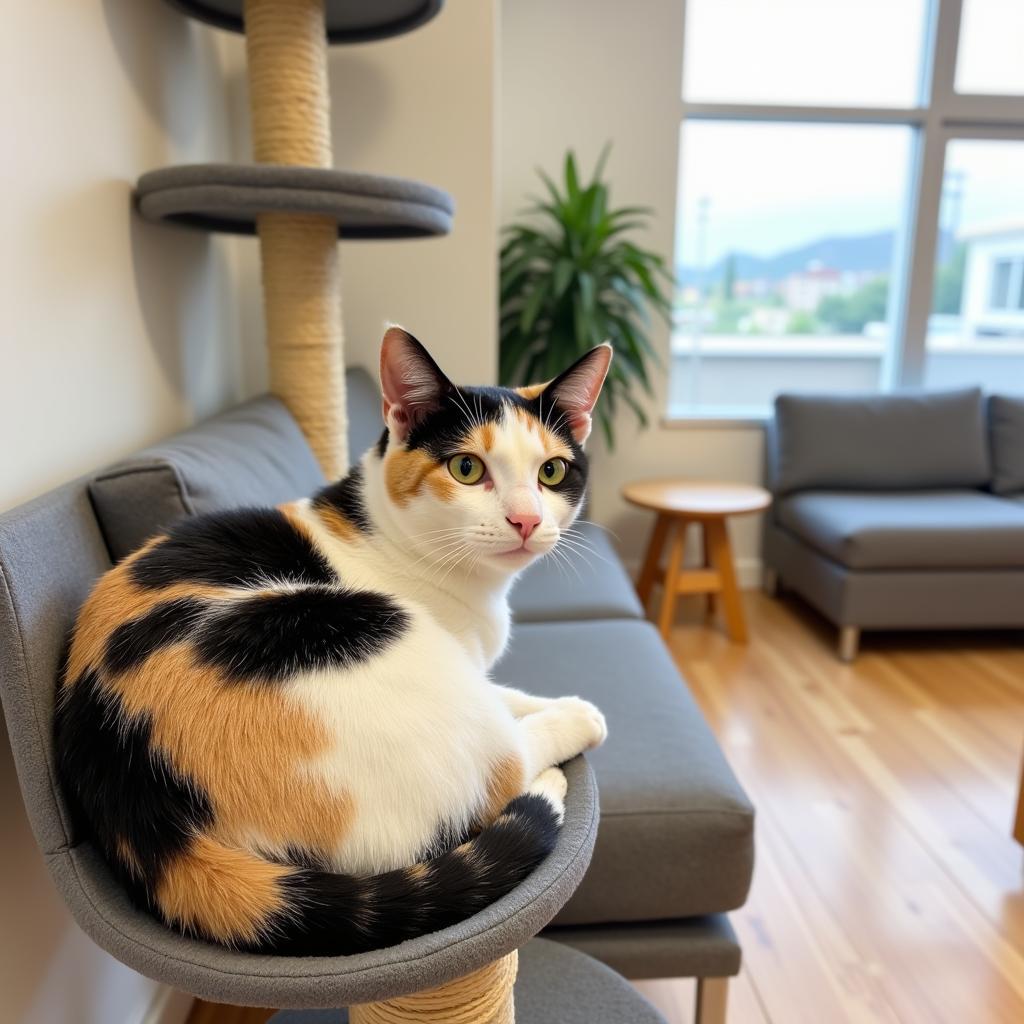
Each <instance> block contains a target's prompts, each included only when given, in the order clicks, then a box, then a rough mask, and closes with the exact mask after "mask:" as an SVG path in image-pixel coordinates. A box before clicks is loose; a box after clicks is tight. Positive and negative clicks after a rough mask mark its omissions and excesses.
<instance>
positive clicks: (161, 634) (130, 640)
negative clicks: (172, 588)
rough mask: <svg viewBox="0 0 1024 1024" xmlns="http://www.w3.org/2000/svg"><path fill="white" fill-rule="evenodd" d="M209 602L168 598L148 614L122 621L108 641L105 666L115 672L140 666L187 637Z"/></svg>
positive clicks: (191, 598)
mask: <svg viewBox="0 0 1024 1024" xmlns="http://www.w3.org/2000/svg"><path fill="white" fill-rule="evenodd" d="M207 609H208V605H206V604H204V603H203V602H202V601H199V600H197V599H196V598H193V597H185V598H181V599H179V600H177V601H164V602H163V603H162V604H158V605H157V606H156V607H155V608H152V609H150V611H148V612H147V613H146V614H145V615H141V616H139V618H137V619H130V620H129V621H128V622H124V623H122V624H121V625H120V626H118V627H117V629H115V630H114V632H113V633H111V634H110V639H109V640H108V641H107V647H106V650H105V651H104V654H103V667H104V668H105V669H106V670H107V671H108V672H111V673H117V672H128V671H129V670H130V669H133V668H138V667H139V665H141V664H142V663H143V662H144V661H145V660H146V659H147V658H148V657H149V656H150V655H151V654H153V653H155V652H156V651H158V650H160V648H162V647H167V646H169V645H170V644H174V643H178V642H179V641H181V640H185V639H186V638H187V637H188V635H189V634H190V633H191V632H192V630H193V629H195V627H196V625H197V624H198V623H199V621H200V619H201V618H202V616H203V614H204V613H205V612H206V611H207Z"/></svg>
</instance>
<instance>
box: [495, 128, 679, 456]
mask: <svg viewBox="0 0 1024 1024" xmlns="http://www.w3.org/2000/svg"><path fill="white" fill-rule="evenodd" d="M607 155H608V149H607V147H606V148H605V150H604V152H603V153H602V154H601V157H600V159H599V160H598V162H597V166H596V167H595V169H594V173H593V176H592V177H591V180H590V181H589V182H588V183H585V184H584V183H581V182H580V180H579V174H578V172H577V169H576V158H575V156H574V155H573V153H572V152H571V151H570V152H569V153H568V154H567V155H566V158H565V167H564V180H563V181H562V183H561V187H559V186H557V185H556V184H555V183H554V182H553V181H552V180H551V178H550V177H548V175H546V174H545V173H544V172H543V171H538V174H539V175H540V178H541V180H542V181H543V183H544V186H545V188H546V190H547V195H546V196H545V197H544V198H543V199H536V200H534V202H533V205H531V206H530V207H528V208H527V209H526V210H525V211H524V213H526V214H527V215H529V219H528V220H527V221H525V222H523V223H519V224H513V225H510V226H509V227H507V228H506V229H505V240H504V243H503V245H502V249H501V287H500V307H501V314H500V316H501V357H500V370H499V372H500V375H501V382H502V383H503V384H506V385H511V386H515V385H519V384H526V383H533V382H536V381H542V380H548V379H550V378H551V377H553V376H554V375H555V373H557V372H558V371H559V370H560V369H562V368H563V367H565V366H566V365H567V364H568V363H570V362H572V361H573V360H574V359H575V358H577V357H579V356H581V355H583V353H584V352H586V351H587V350H588V349H590V348H592V347H593V346H595V345H599V344H600V343H601V342H603V341H610V342H611V344H612V346H613V348H614V349H615V359H614V360H613V361H612V366H611V370H610V372H609V375H608V381H607V383H606V384H605V387H604V390H603V392H602V394H601V400H600V403H599V405H598V407H597V410H596V417H597V421H598V422H599V423H600V425H601V429H602V431H603V433H604V436H605V439H606V441H607V442H608V445H609V447H614V443H615V433H614V420H615V413H616V410H617V408H618V407H619V405H620V404H622V403H624V404H625V405H627V406H629V407H630V408H631V409H632V410H633V412H634V413H635V414H636V416H637V418H638V420H639V421H640V423H641V425H643V426H646V425H647V414H646V412H645V410H644V406H643V402H642V401H641V398H640V396H639V394H638V389H643V390H644V391H646V392H647V393H648V394H650V393H651V369H652V367H656V366H658V365H659V364H660V360H659V358H658V355H657V353H656V351H655V349H654V347H653V345H652V344H651V340H650V336H649V332H650V327H651V314H652V312H653V313H655V314H658V315H660V316H662V317H664V318H665V320H666V321H668V320H669V317H670V313H671V308H672V307H671V302H670V300H669V298H668V295H670V294H671V288H672V284H673V280H672V275H671V274H670V273H669V272H668V270H667V269H666V267H665V262H664V260H663V259H662V258H661V257H660V256H658V255H657V254H656V253H653V252H650V251H648V250H645V249H642V248H640V247H639V246H638V245H636V244H635V242H633V241H631V240H630V232H632V231H633V230H635V229H637V228H643V227H645V226H646V225H647V223H648V220H649V217H650V211H649V210H648V209H646V208H644V207H636V206H633V207H622V208H620V209H617V210H616V209H611V208H610V206H609V195H608V186H607V185H606V184H605V183H604V182H603V181H602V180H601V177H602V174H603V171H604V164H605V159H606V157H607Z"/></svg>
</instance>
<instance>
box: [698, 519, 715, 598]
mask: <svg viewBox="0 0 1024 1024" xmlns="http://www.w3.org/2000/svg"><path fill="white" fill-rule="evenodd" d="M700 536H701V544H702V546H703V548H704V568H705V569H713V568H714V566H713V565H712V564H711V551H710V550H709V548H708V531H707V530H705V529H704V524H703V523H701V524H700ZM705 600H706V601H707V614H708V618H711V617H712V616H713V615H714V614H715V610H716V608H717V606H718V602H717V601H716V599H715V593H714V591H711V590H709V591H708V593H707V596H706V597H705Z"/></svg>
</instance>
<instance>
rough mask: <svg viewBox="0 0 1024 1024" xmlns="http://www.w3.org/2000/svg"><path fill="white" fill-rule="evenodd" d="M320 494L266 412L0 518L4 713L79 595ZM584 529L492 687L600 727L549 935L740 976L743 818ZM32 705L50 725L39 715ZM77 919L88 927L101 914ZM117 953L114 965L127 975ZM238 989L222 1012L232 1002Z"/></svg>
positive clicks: (285, 427) (719, 975) (740, 796)
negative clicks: (114, 573) (168, 540)
mask: <svg viewBox="0 0 1024 1024" xmlns="http://www.w3.org/2000/svg"><path fill="white" fill-rule="evenodd" d="M348 388H349V410H350V449H351V451H352V453H353V454H357V453H359V452H361V451H362V450H364V449H365V448H366V447H368V446H369V445H370V444H371V443H373V442H374V441H375V440H376V438H377V436H378V434H379V431H380V403H379V398H378V397H377V393H376V389H375V386H374V384H373V382H372V381H371V379H370V378H369V377H368V376H367V375H366V374H365V373H362V372H360V371H350V372H349V375H348ZM322 483H323V478H322V475H321V472H320V469H319V467H318V466H317V464H316V462H315V460H314V458H313V456H312V454H311V452H310V450H309V448H308V446H307V444H306V442H305V440H304V438H303V437H302V435H301V433H300V432H299V429H298V427H297V426H296V424H295V422H294V420H292V418H291V416H290V415H289V414H288V412H287V411H286V410H285V408H284V407H283V405H281V403H280V402H278V401H277V400H276V399H274V398H271V397H263V398H258V399H254V400H253V401H250V402H247V403H245V404H243V405H241V406H239V407H237V408H235V409H232V410H230V411H228V412H226V413H224V414H222V415H221V416H218V417H216V418H215V419H213V420H211V421H209V422H207V423H205V424H201V425H200V426H198V427H195V428H193V429H191V430H188V431H186V432H184V433H182V434H180V435H178V436H176V437H174V438H171V439H169V440H168V441H166V442H164V443H162V444H159V445H156V446H154V447H152V448H150V449H147V450H146V451H145V452H142V453H140V454H138V455H136V456H134V457H132V458H129V459H127V460H124V461H123V462H122V463H120V464H118V465H117V466H114V467H111V468H110V469H108V470H106V471H104V472H101V473H98V474H96V475H94V476H92V477H90V478H88V479H83V480H79V481H75V482H73V483H72V484H69V485H65V487H63V488H61V489H59V490H58V491H55V492H53V493H52V494H50V495H44V496H43V497H42V498H39V499H37V500H36V501H34V502H32V503H30V504H29V505H27V506H23V507H22V508H20V509H15V510H12V511H11V512H9V513H6V514H5V515H3V516H0V572H2V578H0V584H3V585H2V586H0V690H3V691H4V695H5V703H6V697H7V696H8V692H9V691H10V689H11V688H12V686H13V685H14V684H15V683H18V682H19V680H20V677H19V675H18V674H19V673H21V675H22V676H24V675H26V674H27V675H28V676H33V677H34V678H35V679H38V678H40V676H43V677H46V679H49V677H50V675H51V674H53V673H54V672H55V666H56V663H57V657H58V652H59V648H60V646H61V644H62V642H63V638H64V636H65V635H66V631H67V629H68V627H69V625H70V623H71V621H72V618H73V615H74V611H75V608H76V607H77V605H78V603H80V601H81V600H82V598H83V597H84V594H85V593H86V591H87V589H88V587H89V586H90V585H91V582H92V580H93V579H94V578H95V576H96V575H98V573H99V572H101V571H102V570H103V568H105V567H106V566H107V565H109V564H110V563H111V562H112V561H116V560H117V559H118V558H120V557H123V556H124V555H125V554H126V553H128V552H129V551H131V550H132V549H133V548H134V547H136V546H137V545H138V544H139V543H141V542H142V541H143V540H144V539H145V538H146V537H147V536H149V535H150V534H152V533H153V532H154V531H155V530H156V529H158V528H159V527H161V526H164V525H167V524H169V523H171V522H173V521H174V520H176V519H179V518H181V517H183V516H188V515H193V514H198V513H202V512H204V511H208V510H213V509H217V508H224V507H230V506H233V505H242V504H276V503H280V502H283V501H286V500H290V499H292V498H294V497H296V496H299V495H302V494H307V493H310V492H312V491H313V490H314V489H316V488H317V487H319V486H320V485H322ZM583 529H584V530H586V531H587V534H588V537H589V539H590V542H591V544H592V545H593V547H594V548H595V549H596V554H595V556H594V557H593V558H591V559H589V560H588V561H577V563H576V572H575V573H568V574H566V573H564V572H562V571H560V570H559V569H558V567H557V566H555V565H553V564H550V563H547V562H541V563H539V564H538V565H536V566H534V567H531V569H530V570H529V571H528V572H527V574H526V575H525V577H524V578H523V579H522V580H521V581H520V582H519V584H517V586H516V588H515V590H514V594H513V606H514V614H515V618H516V620H517V626H516V628H515V629H514V631H513V639H512V642H511V646H510V649H509V651H508V652H507V654H506V655H505V657H504V658H503V660H502V661H501V662H500V664H499V666H498V668H497V670H496V673H495V674H496V677H497V678H498V679H499V680H500V681H503V682H508V683H514V684H515V685H517V686H522V687H524V688H525V689H528V690H532V691H534V692H537V693H540V694H545V695H557V694H560V693H561V692H563V691H564V690H565V688H566V684H565V680H566V678H571V679H572V680H573V681H574V682H573V688H574V689H576V690H577V692H579V693H580V694H582V695H584V696H586V697H588V698H590V699H591V700H593V701H595V702H596V703H597V704H598V705H599V706H600V707H601V708H602V709H603V710H604V711H605V713H606V715H607V718H608V722H609V727H610V738H609V740H608V742H607V743H606V744H605V746H603V747H602V748H601V749H599V750H597V751H594V752H593V754H592V755H590V757H589V761H590V764H591V767H592V768H593V772H594V774H595V776H596V779H597V783H598V787H599V791H600V809H601V820H600V826H599V829H598V833H597V840H596V846H595V850H594V855H593V859H592V861H591V866H590V869H589V872H588V873H587V875H586V877H585V878H584V880H583V882H582V884H581V885H580V887H579V889H578V890H577V891H576V893H575V895H574V896H573V897H572V898H571V899H570V900H569V902H568V903H567V904H566V905H565V907H564V909H563V910H562V911H561V913H560V914H559V915H558V917H557V918H556V919H555V921H554V922H553V925H552V927H551V928H549V929H548V932H547V933H546V934H547V935H548V937H549V938H552V939H556V940H558V941H560V942H562V943H564V944H567V945H570V946H574V947H576V948H578V949H580V950H582V951H584V952H586V953H589V954H591V955H592V956H594V957H596V958H597V959H599V960H601V961H603V962H604V963H606V964H608V965H610V966H611V967H613V968H615V969H617V970H618V971H620V972H621V973H623V974H625V975H626V976H627V977H632V978H653V977H679V976H692V977H697V978H700V979H703V980H704V981H708V980H710V979H716V984H718V983H719V982H718V980H719V979H725V978H727V977H729V976H731V975H733V974H735V973H736V972H737V971H738V969H739V963H740V949H739V945H738V943H737V940H736V937H735V934H734V932H733V931H732V928H731V927H730V924H729V921H728V918H727V916H726V915H727V913H728V912H729V911H731V910H733V909H735V908H737V907H739V906H741V905H742V904H743V902H744V900H745V899H746V895H747V891H748V888H749V884H750V879H751V872H752V865H753V810H752V808H751V806H750V803H749V801H748V800H747V798H746V796H745V794H744V793H743V790H742V789H741V787H740V786H739V784H738V783H737V781H736V779H735V777H734V776H733V774H732V772H731V771H730V769H729V767H728V765H727V764H726V762H725V760H724V758H723V756H722V753H721V751H720V750H719V748H718V745H717V743H716V742H715V739H714V737H713V736H712V735H711V733H710V731H709V729H708V727H707V725H706V723H705V722H704V719H703V717H702V716H701V714H700V711H699V710H698V708H697V707H696V705H695V703H694V701H693V699H692V697H691V696H690V694H689V692H688V690H687V688H686V686H685V684H684V683H683V682H682V680H681V679H680V677H679V674H678V672H677V670H676V668H675V666H674V664H673V663H672V661H671V659H670V657H669V655H668V653H667V651H666V649H665V647H664V645H663V644H662V642H661V639H660V638H659V636H658V634H657V633H656V631H655V630H654V628H653V627H652V626H651V625H649V624H648V623H647V622H645V621H644V619H643V615H642V610H641V608H640V605H639V603H638V601H637V599H636V596H635V593H634V591H633V587H632V584H631V583H630V580H629V579H628V577H627V575H626V573H625V571H624V569H623V568H622V565H621V563H620V562H619V560H618V559H617V557H616V555H615V553H614V551H613V549H612V547H611V545H610V544H609V542H608V540H607V538H606V536H605V534H604V533H603V531H601V530H599V529H597V528H596V527H594V526H592V525H590V524H584V526H583ZM577 573H578V575H577ZM19 652H27V653H25V654H24V656H22V654H20V653H19ZM30 681H31V680H30ZM41 706H42V707H43V709H44V710H43V714H44V716H45V714H46V710H45V709H46V706H47V705H46V702H45V701H43V704H42V705H41ZM33 714H35V715H36V716H37V717H38V714H39V712H38V711H36V712H33ZM8 717H9V725H10V726H11V730H12V740H13V746H14V750H15V754H16V758H17V760H18V769H19V775H20V776H21V779H22V786H23V790H24V792H25V794H26V803H27V804H28V808H29V813H30V819H31V820H32V821H33V825H34V827H35V828H36V831H37V837H38V838H39V841H40V845H41V846H42V847H43V849H44V850H46V851H48V850H51V849H52V850H54V851H68V852H70V853H71V854H72V855H74V856H80V855H82V853H83V847H85V846H87V844H85V843H83V842H82V841H81V840H80V839H79V838H76V837H74V836H72V837H70V840H68V839H66V838H64V837H62V836H61V835H60V834H59V833H60V829H59V828H56V826H54V825H53V821H55V820H56V818H55V816H54V815H53V814H52V812H48V813H50V817H47V815H46V814H44V813H43V812H42V811H39V813H35V810H34V805H35V804H37V803H38V804H39V805H40V806H41V805H42V804H49V805H51V806H52V805H53V804H54V803H56V805H57V807H58V809H59V807H60V804H61V800H60V796H59V794H55V793H54V791H53V785H52V779H51V778H50V777H49V775H48V772H47V770H46V766H45V765H40V764H38V763H36V762H35V761H34V760H33V759H32V757H31V756H28V755H25V756H19V751H24V750H26V749H29V748H27V747H26V745H25V744H24V743H23V742H20V741H19V737H17V736H15V735H14V733H15V731H16V728H17V723H15V724H12V722H11V720H10V713H9V714H8ZM44 731H45V730H44ZM36 810H37V809H36ZM55 828H56V831H55ZM76 850H77V851H78V853H76ZM84 852H85V854H86V855H88V851H84ZM54 873H55V877H57V876H58V874H59V871H58V870H57V869H54ZM58 884H61V883H60V879H59V878H58ZM64 888H65V891H68V890H67V888H66V887H64ZM72 909H73V910H75V911H76V915H77V914H79V911H81V912H82V913H83V914H85V915H86V917H89V915H94V913H95V909H96V908H95V907H84V908H80V907H75V906H74V905H73V906H72ZM79 919H80V920H84V919H85V918H83V917H81V916H80V918H79ZM89 919H90V920H92V918H91V917H89ZM90 927H92V925H90ZM154 927H156V926H154ZM126 952H127V951H122V953H121V954H119V955H123V956H124V958H126V959H128V960H129V962H134V961H132V960H131V959H130V958H129V957H127V956H126V955H125V953H126ZM221 955H223V954H221ZM137 959H138V958H137V957H136V961H137ZM147 963H148V962H147ZM153 973H154V976H164V977H166V976H167V975H166V972H164V974H163V975H161V974H160V972H159V971H156V970H155V969H153ZM241 991H242V994H241V995H238V994H236V996H235V998H237V1001H240V1002H245V1001H247V1000H246V998H243V996H244V992H245V991H247V990H244V989H243V990H241ZM248 998H249V999H251V998H253V996H252V994H251V993H250V994H249V996H248Z"/></svg>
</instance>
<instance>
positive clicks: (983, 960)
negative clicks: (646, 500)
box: [191, 594, 1024, 1024]
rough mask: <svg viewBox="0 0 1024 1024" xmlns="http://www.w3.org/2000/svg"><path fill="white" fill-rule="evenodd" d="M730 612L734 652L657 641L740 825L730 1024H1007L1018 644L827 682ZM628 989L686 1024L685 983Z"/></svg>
mask: <svg viewBox="0 0 1024 1024" xmlns="http://www.w3.org/2000/svg"><path fill="white" fill-rule="evenodd" d="M746 602H747V611H748V615H749V626H750V633H751V642H750V644H749V646H748V647H746V648H743V647H736V646H733V645H730V644H729V643H728V642H727V641H726V640H725V638H724V637H722V636H721V635H720V634H718V633H717V632H716V631H714V630H710V629H705V628H702V626H700V625H699V624H698V622H699V618H700V612H699V610H698V608H697V604H696V602H681V609H680V612H679V619H678V624H677V626H676V628H675V629H674V631H673V634H672V637H671V641H670V646H671V648H672V652H673V655H674V656H675V658H676V661H677V663H678V665H679V667H680V669H681V671H682V672H683V674H684V675H685V676H686V678H687V680H688V681H689V683H690V687H691V689H692V690H693V693H694V694H695V696H696V697H697V699H698V701H699V702H700V704H701V706H702V708H703V709H704V712H705V714H706V715H707V717H708V720H709V722H710V723H711V726H712V728H713V729H714V731H715V732H716V733H717V735H718V737H719V739H720V741H721V743H722V746H723V748H724V749H725V751H726V754H727V756H728V758H729V760H730V761H731V763H732V765H733V768H734V769H735V771H736V773H737V775H738V776H739V777H740V779H741V781H742V782H743V784H744V786H745V787H746V789H747V791H748V793H749V794H750V796H751V798H752V800H753V801H754V803H755V805H756V806H757V813H758V822H757V868H756V871H755V878H754V886H753V890H752V892H751V896H750V900H749V901H748V903H747V905H746V907H745V908H744V909H743V910H741V911H739V912H737V913H736V914H734V915H733V923H734V925H735V927H736V930H737V932H738V934H739V937H740V941H741V943H742V945H743V949H744V969H743V973H742V974H741V976H740V978H739V979H737V980H736V981H735V982H734V983H733V985H732V987H731V988H732V990H731V992H730V1014H729V1021H730V1024H767V1022H771V1024H843V1022H846V1021H852V1022H869V1021H870V1022H874V1021H883V1022H890V1021H901V1022H904V1024H919V1022H920V1024H943V1022H947V1021H948V1022H951V1024H952V1022H956V1024H1002V1022H1006V1024H1020V1022H1022V1021H1024V853H1022V850H1021V847H1020V846H1019V845H1017V844H1016V843H1015V842H1014V841H1013V840H1012V838H1011V835H1010V832H1011V827H1012V822H1013V814H1014V807H1015V799H1016V787H1017V781H1018V779H1019V777H1020V763H1021V760H1020V759H1021V752H1022V745H1024V641H1022V638H1021V636H1020V634H1017V635H1011V634H992V635H979V634H956V633H952V634H948V635H945V636H934V635H933V636H927V635H923V634H921V635H916V636H909V635H899V636H873V635H872V634H868V635H867V637H866V639H865V643H864V649H863V653H862V654H861V656H860V658H859V659H858V660H857V662H856V663H854V664H853V665H851V666H847V665H842V664H841V663H840V662H839V661H837V660H836V658H835V657H834V655H833V653H832V646H833V642H834V633H833V631H831V630H830V629H828V628H827V627H826V626H824V625H823V624H822V623H821V622H820V621H819V620H817V619H816V618H815V617H814V616H813V615H811V614H810V613H809V612H807V611H806V610H805V609H804V608H803V607H802V606H801V605H799V604H798V603H797V602H795V601H790V600H788V599H787V600H782V601H773V600H769V599H768V598H765V597H763V596H761V595H759V594H748V595H746ZM639 987H640V988H641V989H642V991H643V992H644V993H645V994H646V995H647V996H648V997H649V998H651V999H652V1001H654V1002H655V1003H656V1004H657V1005H658V1007H659V1008H660V1009H661V1010H662V1012H663V1013H664V1014H665V1015H666V1016H667V1017H668V1019H669V1021H670V1024H690V1021H691V1019H692V1002H693V985H692V983H690V982H683V981H664V982H645V983H642V984H641V985H640V986H639ZM266 1016H267V1015H266V1014H265V1013H263V1012H262V1011H239V1010H236V1009H234V1008H219V1007H216V1008H215V1007H207V1006H198V1007H197V1009H196V1011H195V1012H194V1013H193V1015H192V1018H191V1021H192V1024H262V1022H263V1021H264V1020H265V1019H266Z"/></svg>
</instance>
